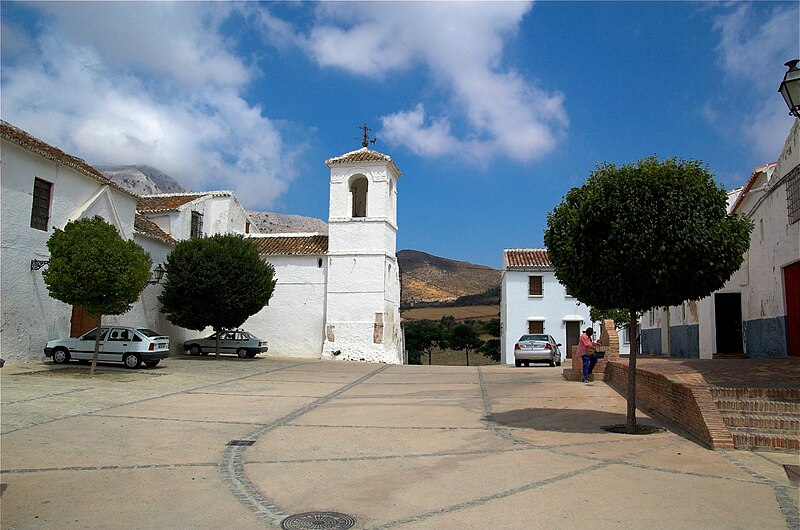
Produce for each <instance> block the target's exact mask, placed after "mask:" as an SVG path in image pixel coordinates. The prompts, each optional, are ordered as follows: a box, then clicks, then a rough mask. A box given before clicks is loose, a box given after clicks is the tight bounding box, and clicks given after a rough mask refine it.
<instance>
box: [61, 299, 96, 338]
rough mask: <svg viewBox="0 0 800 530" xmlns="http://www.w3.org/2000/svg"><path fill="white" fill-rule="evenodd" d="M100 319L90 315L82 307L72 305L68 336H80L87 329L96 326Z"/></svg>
mask: <svg viewBox="0 0 800 530" xmlns="http://www.w3.org/2000/svg"><path fill="white" fill-rule="evenodd" d="M99 322H100V319H99V318H97V317H90V316H89V315H88V314H86V310H85V309H84V308H82V307H78V306H72V320H71V323H70V324H71V325H70V330H69V336H70V337H80V336H81V335H83V334H84V333H86V332H87V331H89V330H92V329H94V328H96V327H97V324H98V323H99Z"/></svg>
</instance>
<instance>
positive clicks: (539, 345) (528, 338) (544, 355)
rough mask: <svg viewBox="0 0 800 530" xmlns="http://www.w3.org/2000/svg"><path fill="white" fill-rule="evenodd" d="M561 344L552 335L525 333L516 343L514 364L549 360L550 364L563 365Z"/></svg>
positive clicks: (526, 364) (528, 363)
mask: <svg viewBox="0 0 800 530" xmlns="http://www.w3.org/2000/svg"><path fill="white" fill-rule="evenodd" d="M559 346H561V344H560V343H557V342H556V341H555V339H554V338H553V337H551V336H550V335H544V334H535V335H523V336H522V337H520V338H519V340H518V341H517V343H516V344H515V345H514V364H516V365H517V366H522V365H525V366H530V363H536V362H547V363H550V366H561V350H560V349H559Z"/></svg>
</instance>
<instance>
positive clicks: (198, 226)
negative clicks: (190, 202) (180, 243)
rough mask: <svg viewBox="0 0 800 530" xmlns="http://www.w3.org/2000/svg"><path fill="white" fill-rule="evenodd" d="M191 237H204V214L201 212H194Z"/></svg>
mask: <svg viewBox="0 0 800 530" xmlns="http://www.w3.org/2000/svg"><path fill="white" fill-rule="evenodd" d="M189 237H190V238H192V239H194V238H197V237H203V214H201V213H200V212H192V231H191V233H190V234H189Z"/></svg>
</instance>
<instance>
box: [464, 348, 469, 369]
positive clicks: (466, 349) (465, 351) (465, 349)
mask: <svg viewBox="0 0 800 530" xmlns="http://www.w3.org/2000/svg"><path fill="white" fill-rule="evenodd" d="M464 353H466V354H467V366H469V348H464Z"/></svg>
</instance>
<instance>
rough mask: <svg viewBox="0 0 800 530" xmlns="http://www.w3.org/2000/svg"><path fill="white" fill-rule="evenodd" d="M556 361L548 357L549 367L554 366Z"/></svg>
mask: <svg viewBox="0 0 800 530" xmlns="http://www.w3.org/2000/svg"><path fill="white" fill-rule="evenodd" d="M555 365H556V362H555V361H554V360H553V359H550V368H553V367H555Z"/></svg>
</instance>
